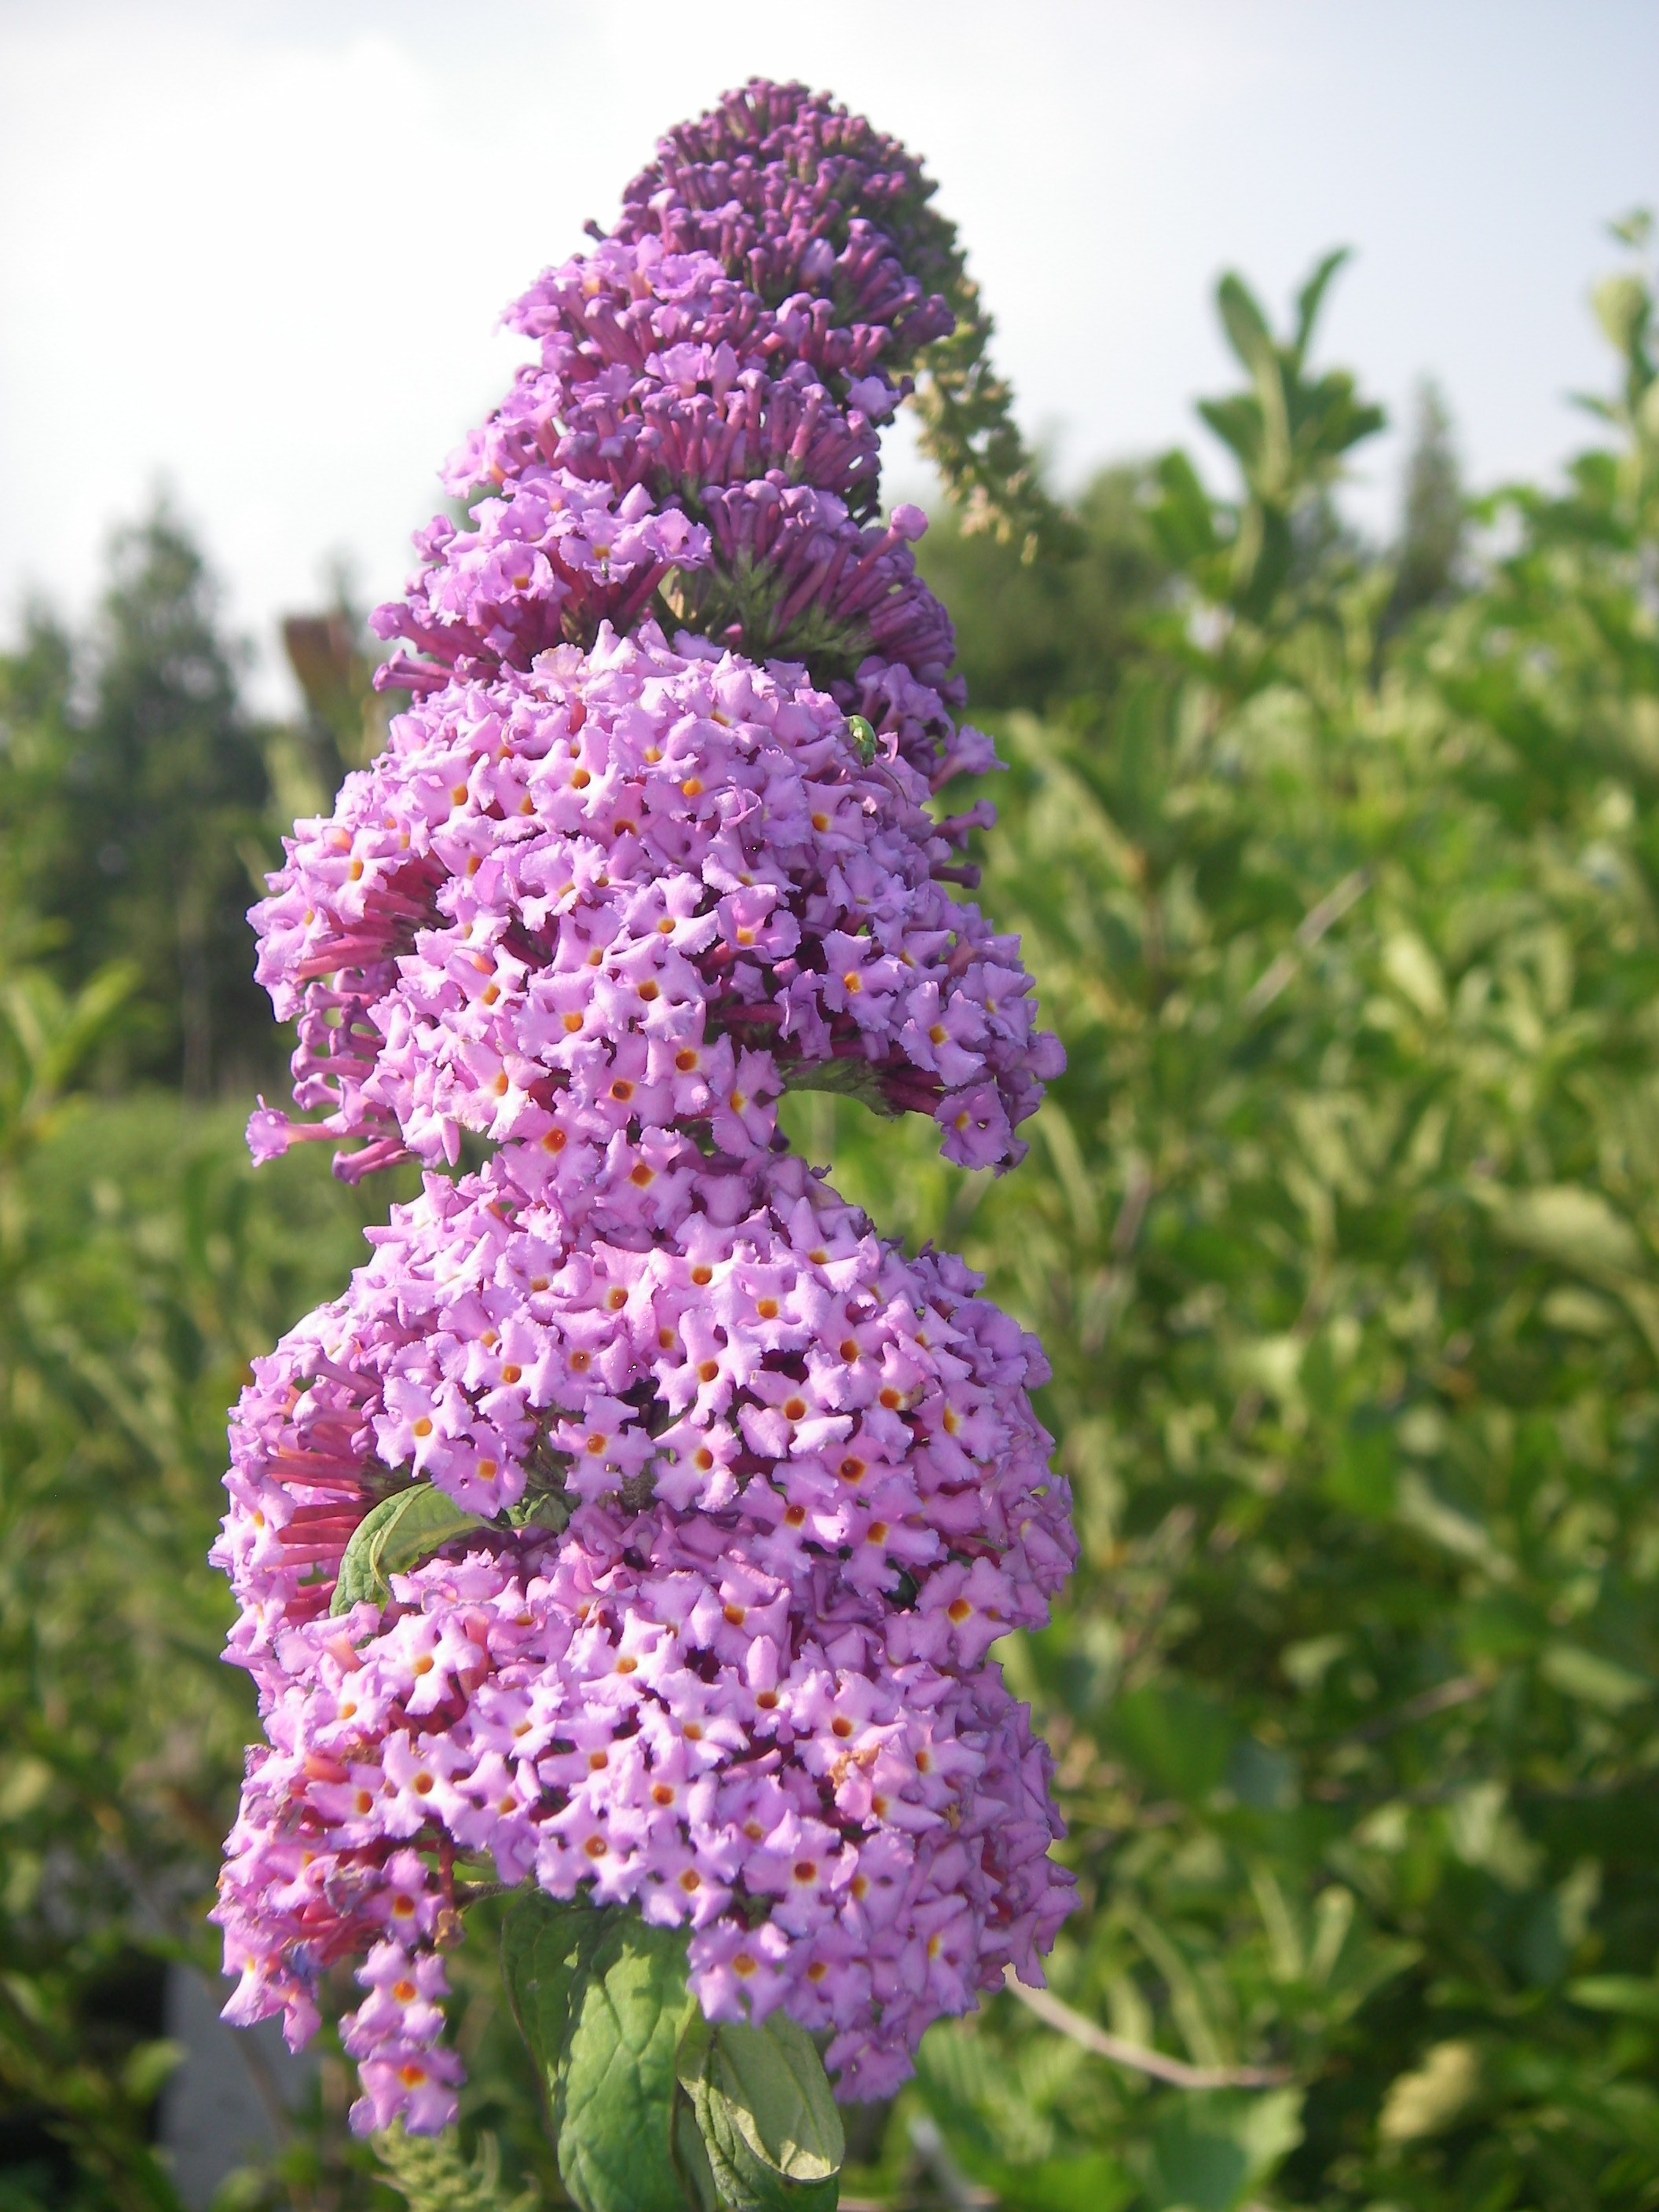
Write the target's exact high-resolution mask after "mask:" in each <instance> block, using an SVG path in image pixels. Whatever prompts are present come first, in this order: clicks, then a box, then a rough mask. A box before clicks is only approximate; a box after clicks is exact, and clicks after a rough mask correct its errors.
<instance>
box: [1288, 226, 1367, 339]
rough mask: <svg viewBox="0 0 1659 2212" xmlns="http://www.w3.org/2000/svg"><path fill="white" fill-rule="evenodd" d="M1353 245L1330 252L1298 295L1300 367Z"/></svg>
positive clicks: (1297, 335) (1297, 321)
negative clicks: (1333, 282)
mask: <svg viewBox="0 0 1659 2212" xmlns="http://www.w3.org/2000/svg"><path fill="white" fill-rule="evenodd" d="M1352 253H1353V248H1352V246H1338V247H1337V248H1336V250H1335V252H1332V253H1328V254H1327V255H1326V256H1325V258H1324V259H1323V260H1322V262H1321V263H1320V264H1319V266H1318V267H1317V268H1316V270H1314V272H1313V275H1312V276H1310V277H1309V279H1308V281H1307V283H1305V284H1304V286H1303V287H1302V289H1301V290H1300V291H1299V292H1298V293H1297V296H1296V339H1295V343H1294V348H1293V351H1294V353H1295V356H1296V364H1297V368H1300V367H1301V366H1302V364H1303V362H1304V361H1306V359H1307V357H1308V348H1309V346H1310V343H1312V340H1313V334H1314V325H1316V323H1317V322H1318V320H1319V310H1320V308H1321V307H1322V306H1323V305H1324V301H1325V294H1326V291H1327V289H1328V287H1329V284H1330V281H1331V279H1332V277H1333V276H1335V274H1336V272H1337V270H1339V269H1340V268H1341V267H1342V265H1343V264H1344V263H1345V262H1346V261H1347V260H1348V259H1350V258H1351V257H1352Z"/></svg>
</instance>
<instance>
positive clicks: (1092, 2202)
mask: <svg viewBox="0 0 1659 2212" xmlns="http://www.w3.org/2000/svg"><path fill="white" fill-rule="evenodd" d="M973 2172H974V2175H975V2179H977V2180H980V2181H983V2182H985V2183H987V2184H988V2185H989V2186H990V2187H992V2188H993V2189H994V2190H995V2191H996V2193H997V2196H998V2197H999V2198H1000V2201H1001V2202H1002V2203H1004V2204H1006V2205H1009V2206H1011V2207H1012V2206H1017V2207H1018V2212H1118V2207H1119V2206H1120V2205H1121V2204H1123V2203H1127V2201H1128V2199H1129V2198H1130V2197H1133V2194H1134V2193H1135V2192H1134V2184H1133V2182H1132V2181H1131V2179H1129V2176H1128V2175H1127V2173H1126V2172H1124V2170H1123V2168H1122V2167H1121V2166H1120V2165H1119V2164H1118V2162H1117V2160H1115V2158H1114V2157H1112V2155H1111V2154H1110V2153H1109V2152H1108V2151H1103V2150H1102V2151H1091V2152H1089V2153H1087V2154H1086V2155H1085V2156H1084V2157H1082V2158H1045V2159H1043V2160H1042V2161H1041V2162H1040V2163H1039V2164H1038V2165H1036V2166H1002V2165H999V2164H994V2163H987V2161H986V2160H978V2161H976V2162H975V2166H974V2168H973Z"/></svg>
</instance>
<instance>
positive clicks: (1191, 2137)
mask: <svg viewBox="0 0 1659 2212" xmlns="http://www.w3.org/2000/svg"><path fill="white" fill-rule="evenodd" d="M1301 2140H1302V2092H1301V2091H1300V2090H1299V2089H1277V2090H1274V2091H1273V2093H1271V2094H1270V2095H1267V2096H1265V2097H1249V2098H1234V2097H1225V2098H1224V2097H1188V2098H1186V2099H1184V2100H1182V2103H1181V2104H1180V2105H1178V2106H1176V2108H1175V2109H1174V2110H1173V2111H1172V2112H1170V2113H1169V2114H1168V2115H1167V2116H1166V2117H1165V2118H1164V2119H1162V2120H1161V2121H1160V2122H1159V2124H1158V2127H1157V2128H1156V2129H1155V2130H1154V2131H1153V2137H1152V2144H1153V2148H1152V2176H1151V2179H1152V2191H1151V2192H1150V2195H1151V2202H1152V2204H1154V2205H1156V2206H1158V2208H1159V2212H1164V2208H1170V2212H1173V2208H1174V2207H1176V2206H1180V2207H1181V2208H1182V2212H1235V2207H1237V2206H1238V2205H1240V2204H1242V2203H1243V2201H1244V2199H1245V2197H1246V2196H1247V2195H1249V2193H1250V2192H1251V2191H1254V2190H1255V2189H1257V2188H1259V2187H1260V2185H1261V2183H1262V2182H1264V2181H1266V2180H1267V2179H1268V2178H1269V2176H1270V2175H1271V2174H1272V2172H1273V2169H1274V2167H1275V2166H1278V2165H1279V2162H1280V2161H1281V2160H1283V2159H1284V2158H1285V2156H1286V2155H1287V2154H1288V2153H1290V2152H1291V2151H1292V2150H1294V2149H1295V2148H1296V2146H1297V2143H1299V2142H1301Z"/></svg>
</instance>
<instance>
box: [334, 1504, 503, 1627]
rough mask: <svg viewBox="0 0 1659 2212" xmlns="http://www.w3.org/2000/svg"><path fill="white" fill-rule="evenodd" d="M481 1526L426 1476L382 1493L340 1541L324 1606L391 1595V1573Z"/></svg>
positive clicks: (341, 1608)
mask: <svg viewBox="0 0 1659 2212" xmlns="http://www.w3.org/2000/svg"><path fill="white" fill-rule="evenodd" d="M482 1527H483V1522H482V1521H481V1520H480V1519H479V1517H478V1516H477V1514H476V1513H467V1512H464V1511H463V1510H462V1509H461V1507H459V1505H457V1504H456V1503H455V1501H454V1499H453V1498H450V1497H448V1496H447V1495H446V1493H445V1492H443V1491H441V1490H440V1489H438V1488H437V1487H436V1486H435V1485H434V1484H432V1483H429V1482H417V1483H416V1484H415V1486H413V1488H412V1489H409V1490H400V1491H399V1492H398V1494H397V1496H396V1497H395V1498H383V1499H382V1500H381V1502H380V1504H378V1505H377V1506H375V1507H374V1510H373V1511H372V1512H370V1513H368V1514H366V1515H365V1516H363V1518H362V1521H360V1522H358V1524H357V1527H356V1529H355V1531H354V1532H353V1534H352V1538H351V1541H350V1542H349V1544H348V1545H347V1546H346V1548H345V1556H344V1558H343V1559H342V1560H341V1561H340V1573H339V1578H338V1580H337V1582H336V1583H335V1585H334V1599H333V1602H332V1604H331V1606H330V1607H329V1611H330V1612H331V1613H349V1612H350V1610H351V1608H352V1607H353V1606H354V1605H360V1604H362V1601H364V1600H365V1599H368V1601H370V1602H372V1603H373V1604H375V1605H384V1604H385V1603H386V1600H387V1599H388V1598H389V1597H390V1596H391V1595H392V1584H391V1580H390V1577H392V1576H393V1575H402V1574H407V1573H408V1572H409V1571H410V1569H411V1568H412V1567H417V1566H419V1565H420V1564H421V1562H422V1559H430V1558H431V1556H432V1554H433V1553H435V1552H437V1551H441V1549H442V1548H443V1547H444V1546H445V1545H446V1544H447V1543H449V1542H450V1541H452V1539H453V1538H454V1537H456V1536H459V1534H461V1532H462V1530H463V1529H465V1528H482Z"/></svg>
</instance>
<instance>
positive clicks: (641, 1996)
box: [501, 1892, 694, 2212]
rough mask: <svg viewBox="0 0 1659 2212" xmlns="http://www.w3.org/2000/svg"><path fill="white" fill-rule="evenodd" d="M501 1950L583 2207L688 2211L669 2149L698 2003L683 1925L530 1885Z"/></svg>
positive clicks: (571, 2183)
mask: <svg viewBox="0 0 1659 2212" xmlns="http://www.w3.org/2000/svg"><path fill="white" fill-rule="evenodd" d="M501 1951H502V1960H503V1963H504V1966H505V1968H506V1972H507V1988H508V1990H509V1991H510V1993H511V1996H512V1999H513V2010H514V2012H515V2013H516V2014H517V2015H518V2020H519V2025H520V2028H521V2029H522V2030H523V2032H524V2036H525V2039H526V2042H527V2043H528V2044H529V2045H530V2048H531V2050H532V2052H533V2053H534V2055H535V2057H536V2061H537V2064H538V2069H539V2071H540V2073H541V2076H542V2083H543V2087H544V2092H545V2093H546V2097H547V2103H548V2110H549V2114H550V2118H551V2121H552V2126H553V2133H554V2137H555V2140H556V2143H557V2146H558V2158H559V2173H560V2177H561V2179H562V2181H563V2183H564V2185H565V2187H566V2188H567V2189H568V2191H569V2192H570V2195H571V2196H572V2197H574V2200H575V2202H576V2203H577V2204H578V2205H579V2206H580V2208H581V2212H688V2207H689V2205H690V2202H691V2199H690V2197H689V2195H688V2191H687V2188H686V2185H685V2182H684V2179H682V2174H681V2168H680V2166H679V2164H678V2162H677V2160H676V2158H675V2154H674V2117H675V2101H676V2082H675V2053H676V2051H678V2047H679V2044H680V2039H681V2036H682V2033H683V2032H684V2028H685V2026H686V2023H687V2021H688V2019H689V2017H690V2015H691V2014H692V2012H693V2010H694V2006H693V2001H692V1999H691V1996H690V1992H689V1990H687V1988H686V1982H685V1939H684V1936H682V1935H680V1934H679V1933H678V1932H677V1931H676V1930H674V1929H666V1928H649V1927H647V1925H646V1924H645V1923H644V1922H643V1921H642V1920H641V1919H640V1917H638V1915H637V1914H636V1913H632V1912H623V1911H617V1910H612V1909H601V1910H598V1911H596V1910H594V1909H593V1908H592V1907H591V1906H588V1905H560V1904H558V1903H556V1901H555V1900H554V1899H550V1898H548V1897H544V1896H543V1895H542V1894H541V1893H540V1892H535V1893H532V1894H531V1895H529V1896H526V1897H525V1898H523V1899H520V1901H519V1902H518V1903H517V1904H516V1905H514V1906H513V1909H512V1911H510V1912H509V1913H508V1915H507V1922H506V1924H505V1926H504V1928H503V1929H502V1936H501Z"/></svg>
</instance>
